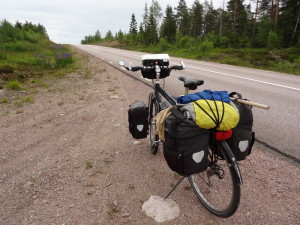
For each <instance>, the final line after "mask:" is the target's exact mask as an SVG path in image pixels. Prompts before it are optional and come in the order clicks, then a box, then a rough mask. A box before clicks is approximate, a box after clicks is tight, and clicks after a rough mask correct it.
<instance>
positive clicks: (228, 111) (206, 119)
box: [181, 99, 239, 131]
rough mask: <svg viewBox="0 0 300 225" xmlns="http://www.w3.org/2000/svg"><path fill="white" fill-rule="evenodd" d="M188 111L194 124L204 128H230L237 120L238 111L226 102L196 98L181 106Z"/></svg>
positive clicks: (220, 129)
mask: <svg viewBox="0 0 300 225" xmlns="http://www.w3.org/2000/svg"><path fill="white" fill-rule="evenodd" d="M181 110H182V111H186V112H189V113H190V114H191V116H192V118H193V119H194V121H195V122H196V124H197V125H198V126H199V127H201V128H204V129H213V128H215V129H217V130H219V131H225V130H230V129H232V128H234V127H236V125H237V124H238V122H239V113H238V110H237V109H236V108H234V107H233V106H231V105H230V104H228V103H225V102H222V101H213V100H204V99H201V100H197V101H194V102H191V103H188V104H187V105H186V106H184V107H182V108H181Z"/></svg>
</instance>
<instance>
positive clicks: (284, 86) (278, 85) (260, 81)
mask: <svg viewBox="0 0 300 225" xmlns="http://www.w3.org/2000/svg"><path fill="white" fill-rule="evenodd" d="M186 67H187V68H191V69H196V70H203V71H207V72H211V73H216V74H221V75H225V76H229V77H235V78H239V79H244V80H250V81H254V82H259V83H263V84H269V85H273V86H277V87H283V88H288V89H292V90H296V91H300V88H295V87H290V86H286V85H281V84H275V83H271V82H266V81H262V80H256V79H252V78H248V77H241V76H237V75H232V74H229V73H222V72H217V71H213V70H206V69H202V68H198V67H193V66H186Z"/></svg>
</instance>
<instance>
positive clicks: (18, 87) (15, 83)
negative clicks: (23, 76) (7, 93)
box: [6, 80, 23, 91]
mask: <svg viewBox="0 0 300 225" xmlns="http://www.w3.org/2000/svg"><path fill="white" fill-rule="evenodd" d="M6 86H7V88H9V89H11V90H15V91H20V90H21V89H22V88H23V86H22V84H21V83H20V82H19V81H17V80H14V81H9V82H8V83H7V85H6Z"/></svg>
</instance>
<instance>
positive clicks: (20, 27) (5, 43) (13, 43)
mask: <svg viewBox="0 0 300 225" xmlns="http://www.w3.org/2000/svg"><path fill="white" fill-rule="evenodd" d="M75 60H76V59H75V58H74V56H73V55H72V53H71V51H70V49H69V48H68V47H66V46H64V45H60V44H55V43H54V42H52V41H50V40H49V37H48V35H47V32H46V29H45V27H44V26H43V25H41V24H38V25H35V24H32V23H31V22H26V23H20V22H16V23H15V24H14V25H13V24H11V23H10V22H8V21H7V20H2V21H1V22H0V94H1V96H0V104H6V103H13V102H14V104H15V106H17V107H20V106H22V105H23V104H24V103H30V102H33V97H32V96H30V95H29V94H30V93H32V92H34V91H35V89H36V88H37V87H42V88H47V87H48V83H47V82H49V80H51V79H57V78H62V77H63V76H64V74H66V73H68V72H71V71H73V70H75V69H76V65H75V64H74V63H73V62H74V61H75ZM22 93H23V94H22ZM28 93H29V94H28ZM22 95H24V96H22Z"/></svg>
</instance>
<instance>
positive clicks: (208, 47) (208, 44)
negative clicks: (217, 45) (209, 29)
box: [200, 40, 214, 56]
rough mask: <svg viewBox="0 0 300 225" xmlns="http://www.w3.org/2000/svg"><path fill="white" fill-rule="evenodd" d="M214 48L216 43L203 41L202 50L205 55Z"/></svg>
mask: <svg viewBox="0 0 300 225" xmlns="http://www.w3.org/2000/svg"><path fill="white" fill-rule="evenodd" d="M213 48H214V44H213V43H212V42H210V41H206V40H205V41H203V42H202V44H201V45H200V51H201V53H202V55H203V56H205V54H206V53H207V52H209V51H211V50H213Z"/></svg>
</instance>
